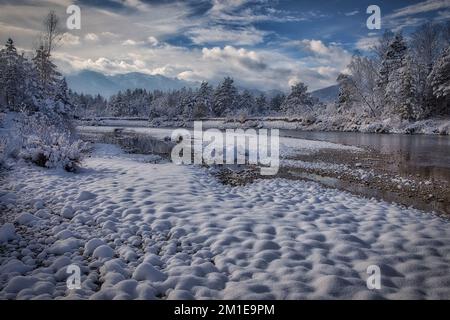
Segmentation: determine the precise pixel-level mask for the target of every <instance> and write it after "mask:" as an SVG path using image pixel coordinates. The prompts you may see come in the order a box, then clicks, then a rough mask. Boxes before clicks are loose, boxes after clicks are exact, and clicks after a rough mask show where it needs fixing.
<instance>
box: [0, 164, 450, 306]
mask: <svg viewBox="0 0 450 320" xmlns="http://www.w3.org/2000/svg"><path fill="white" fill-rule="evenodd" d="M14 170H15V172H14V179H6V181H5V184H4V186H2V187H3V188H8V189H14V190H15V191H16V193H17V195H19V197H20V199H21V200H20V201H19V200H17V201H16V202H17V208H16V209H17V212H27V214H25V215H24V216H22V215H21V216H19V218H18V220H17V221H16V222H15V224H14V225H11V224H5V225H3V226H2V227H1V229H0V240H1V246H2V250H0V298H4V299H5V298H6V299H50V298H56V299H81V298H83V299H212V298H215V299H318V298H323V299H337V298H347V299H377V298H390V299H394V298H400V299H416V298H418V299H422V298H430V299H431V298H437V299H449V298H450V272H449V265H450V228H449V226H450V225H449V222H448V221H446V220H443V219H441V218H439V217H436V216H434V215H432V214H429V213H424V212H421V211H418V210H414V209H407V208H403V207H400V206H398V205H394V204H388V203H386V202H382V201H377V200H375V199H364V198H361V197H357V196H352V195H350V194H348V193H345V192H341V191H338V190H333V189H325V188H323V187H321V186H320V185H318V184H316V183H313V182H304V181H288V180H282V179H272V180H260V181H257V182H255V183H253V184H251V185H247V186H242V187H231V186H226V185H222V184H220V183H219V182H218V181H216V180H215V179H213V178H212V177H211V176H208V175H207V173H206V171H205V170H204V169H202V168H198V167H195V166H176V165H174V164H171V163H163V164H149V163H141V162H136V161H132V160H126V159H123V158H114V157H111V158H104V157H102V158H99V157H95V156H93V157H92V158H89V159H87V160H86V170H84V171H82V172H80V173H79V174H77V175H76V177H75V176H74V175H71V174H48V171H46V170H39V169H38V168H36V167H33V166H21V167H20V166H19V167H18V168H16V169H14ZM25 200H26V201H25ZM39 200H41V201H42V203H43V205H38V206H37V207H36V208H35V207H34V204H36V203H37V201H39ZM27 201H28V202H27ZM27 203H28V204H27ZM68 208H72V209H68ZM11 210H13V208H12V209H11ZM61 212H66V214H61ZM68 212H70V214H67V213H68ZM44 213H45V214H44ZM38 214H39V216H40V218H38V217H37V215H38ZM30 216H34V217H35V219H33V218H31V217H30ZM69 265H77V266H78V267H79V268H80V271H81V289H72V290H71V289H68V288H67V285H66V279H67V277H68V274H67V267H68V266H69ZM370 265H377V266H379V267H380V269H381V289H380V290H368V289H367V286H366V280H367V277H368V274H367V268H368V266H370Z"/></svg>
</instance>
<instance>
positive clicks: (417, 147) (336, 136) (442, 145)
mask: <svg viewBox="0 0 450 320" xmlns="http://www.w3.org/2000/svg"><path fill="white" fill-rule="evenodd" d="M280 133H281V135H283V136H289V137H295V138H301V139H310V140H321V141H328V142H334V143H340V144H346V145H353V146H359V147H368V148H371V149H373V150H375V151H378V152H381V153H385V154H390V155H392V157H393V158H392V160H394V163H395V164H396V165H397V166H398V168H397V170H398V171H399V173H403V174H416V173H419V174H421V175H423V176H425V177H428V178H430V179H432V180H433V179H443V180H446V181H449V182H450V136H437V135H406V134H373V133H360V132H306V131H298V130H281V131H280Z"/></svg>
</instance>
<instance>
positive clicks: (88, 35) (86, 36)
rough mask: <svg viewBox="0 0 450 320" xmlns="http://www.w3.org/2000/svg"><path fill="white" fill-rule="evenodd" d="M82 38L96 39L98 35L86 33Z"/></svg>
mask: <svg viewBox="0 0 450 320" xmlns="http://www.w3.org/2000/svg"><path fill="white" fill-rule="evenodd" d="M84 39H86V40H88V41H98V36H97V35H96V34H95V33H88V34H86V35H85V36H84Z"/></svg>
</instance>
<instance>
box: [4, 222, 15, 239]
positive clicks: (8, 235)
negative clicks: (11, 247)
mask: <svg viewBox="0 0 450 320" xmlns="http://www.w3.org/2000/svg"><path fill="white" fill-rule="evenodd" d="M16 237H17V236H16V228H14V225H13V224H12V223H5V224H4V225H2V226H1V227H0V243H4V242H8V241H10V240H14V239H16Z"/></svg>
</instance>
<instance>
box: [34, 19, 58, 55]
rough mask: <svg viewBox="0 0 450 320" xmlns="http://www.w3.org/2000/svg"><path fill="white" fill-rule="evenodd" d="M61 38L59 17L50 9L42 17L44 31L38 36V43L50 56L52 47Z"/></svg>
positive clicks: (53, 47)
mask: <svg viewBox="0 0 450 320" xmlns="http://www.w3.org/2000/svg"><path fill="white" fill-rule="evenodd" d="M61 38H62V31H61V27H60V22H59V18H58V16H57V15H56V13H55V11H50V12H49V13H48V15H47V16H46V17H45V19H44V31H43V32H42V35H41V37H40V44H39V46H42V47H43V48H44V50H45V52H46V53H47V55H48V56H50V54H51V52H52V50H53V49H55V47H56V45H57V44H58V42H59V41H60V40H61Z"/></svg>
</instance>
